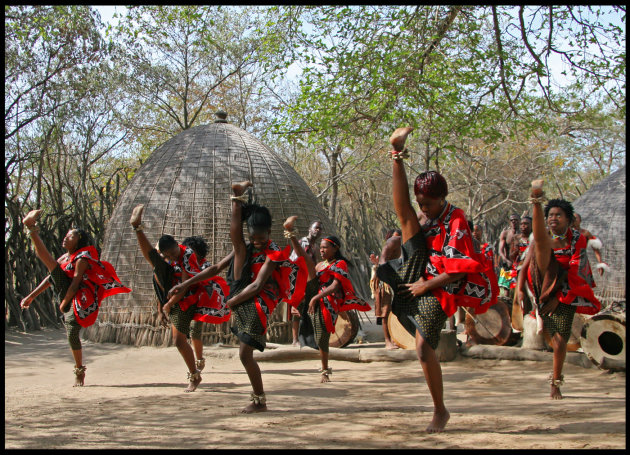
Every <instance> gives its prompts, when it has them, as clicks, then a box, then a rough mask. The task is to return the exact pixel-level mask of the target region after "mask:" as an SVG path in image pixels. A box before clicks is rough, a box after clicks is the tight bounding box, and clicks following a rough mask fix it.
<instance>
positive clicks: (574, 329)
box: [543, 313, 585, 352]
mask: <svg viewBox="0 0 630 455" xmlns="http://www.w3.org/2000/svg"><path fill="white" fill-rule="evenodd" d="M584 321H585V318H584V316H583V315H581V314H580V313H575V316H574V317H573V325H572V326H571V336H570V337H569V340H568V341H567V351H569V352H575V351H577V350H578V349H580V336H581V334H582V327H583V326H584ZM543 337H544V338H545V343H546V344H547V346H548V347H551V337H550V336H549V335H548V334H547V332H545V331H544V330H543Z"/></svg>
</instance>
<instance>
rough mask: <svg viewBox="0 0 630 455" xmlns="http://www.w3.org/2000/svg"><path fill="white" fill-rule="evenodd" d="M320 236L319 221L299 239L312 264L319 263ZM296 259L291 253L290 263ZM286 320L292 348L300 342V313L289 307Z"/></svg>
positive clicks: (293, 253) (312, 224)
mask: <svg viewBox="0 0 630 455" xmlns="http://www.w3.org/2000/svg"><path fill="white" fill-rule="evenodd" d="M321 234H322V222H321V221H319V220H315V221H313V222H312V223H311V227H310V228H308V234H307V235H306V237H302V238H301V239H300V245H301V246H302V248H303V249H304V252H305V253H306V254H308V255H309V256H310V257H311V258H312V259H313V263H314V264H317V263H318V261H319V260H318V259H317V248H318V246H319V245H318V243H317V241H318V240H319V236H320V235H321ZM297 258H298V255H297V253H296V252H295V250H294V251H293V252H292V253H291V256H290V257H289V259H291V260H292V261H295V260H296V259H297ZM301 304H304V305H308V302H306V303H304V302H301V303H300V305H301ZM287 318H290V320H291V332H292V335H293V343H292V344H293V346H300V342H299V341H298V330H299V327H300V312H299V311H298V310H297V309H296V308H293V307H292V306H290V305H289V308H288V314H287Z"/></svg>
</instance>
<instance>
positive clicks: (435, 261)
mask: <svg viewBox="0 0 630 455" xmlns="http://www.w3.org/2000/svg"><path fill="white" fill-rule="evenodd" d="M423 230H424V231H425V237H426V241H427V246H428V247H429V251H430V256H429V263H428V264H427V268H426V271H425V273H424V277H425V279H427V280H431V279H433V278H435V277H436V276H438V275H439V274H441V273H443V272H446V273H452V274H454V273H465V274H466V276H465V277H464V278H462V279H461V280H458V281H456V282H453V283H449V284H447V285H446V286H443V287H440V288H436V289H434V290H433V291H432V292H433V294H434V295H435V297H436V298H437V299H438V300H439V301H440V304H441V305H442V308H443V309H444V312H445V313H446V314H447V315H448V316H451V315H453V314H454V313H455V310H456V309H457V307H458V306H467V307H472V308H473V309H474V310H475V313H476V314H481V313H485V312H486V311H487V310H488V308H489V307H490V306H492V305H494V304H495V303H496V301H497V296H498V284H497V279H496V275H495V273H494V267H492V266H491V265H490V263H488V262H487V261H486V260H485V258H484V257H483V256H482V255H481V253H477V252H476V251H475V248H474V246H473V243H472V234H471V232H470V227H469V226H468V221H467V220H466V215H465V214H464V212H463V211H462V210H461V209H458V208H457V207H455V206H453V205H451V204H450V203H447V206H446V207H445V208H444V212H443V213H442V215H441V216H440V217H439V218H438V219H437V220H435V221H433V222H432V223H431V224H428V225H425V226H423Z"/></svg>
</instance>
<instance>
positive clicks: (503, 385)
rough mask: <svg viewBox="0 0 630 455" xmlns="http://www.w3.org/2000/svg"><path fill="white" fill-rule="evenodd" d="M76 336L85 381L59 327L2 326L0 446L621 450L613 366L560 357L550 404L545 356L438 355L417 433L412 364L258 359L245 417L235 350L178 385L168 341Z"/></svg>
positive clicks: (180, 367)
mask: <svg viewBox="0 0 630 455" xmlns="http://www.w3.org/2000/svg"><path fill="white" fill-rule="evenodd" d="M82 342H83V346H84V359H85V362H84V363H85V364H86V365H87V367H88V368H87V375H86V385H85V387H82V388H73V387H72V384H73V374H72V368H73V364H72V360H71V354H70V350H69V348H68V345H67V342H66V339H65V334H64V332H63V331H62V330H59V331H57V330H45V331H42V332H37V333H35V334H24V333H20V332H15V331H8V332H6V333H5V411H4V416H5V448H7V449H81V448H85V449H270V448H273V449H427V448H431V449H436V448H438V449H584V448H587V449H625V448H626V378H625V373H613V374H607V373H604V372H602V371H601V370H598V369H596V368H590V369H587V368H581V367H579V366H576V365H571V364H565V367H564V374H565V381H566V383H565V385H564V387H563V388H562V393H563V394H564V396H565V399H564V400H561V401H553V400H550V399H549V385H548V384H547V375H548V374H549V371H550V370H551V365H550V364H547V363H546V362H536V361H509V360H481V359H472V358H466V357H461V356H458V357H457V358H456V360H454V361H451V362H444V363H443V364H442V372H443V377H444V389H445V394H444V395H445V403H446V406H447V408H448V409H449V411H450V413H451V419H450V422H449V424H448V425H447V427H446V430H447V431H445V432H444V433H441V434H427V433H425V431H424V429H425V427H426V426H427V425H428V423H429V422H430V420H431V416H432V411H433V405H432V402H431V397H430V395H429V392H428V388H427V386H426V383H425V380H424V377H423V376H422V373H421V371H420V367H419V363H418V362H417V361H411V360H410V361H403V362H369V363H367V362H363V363H362V362H349V361H337V360H332V361H331V362H330V366H332V368H333V375H332V382H330V383H328V384H320V383H319V374H318V373H317V368H318V367H319V366H320V365H319V362H318V361H317V360H316V359H309V360H304V359H302V360H296V361H282V362H279V361H260V367H261V369H262V373H263V381H264V385H265V391H266V394H267V400H268V407H269V411H268V412H266V413H260V414H253V415H244V414H240V413H239V410H240V409H241V408H243V407H244V406H245V405H246V404H247V403H248V399H249V393H250V391H251V387H250V385H249V381H248V379H247V376H246V374H245V372H244V370H243V368H242V366H241V364H240V361H239V360H238V352H237V349H236V348H228V347H220V346H212V347H211V346H207V347H206V348H205V350H204V355H205V356H206V358H207V359H208V360H207V366H206V369H205V370H204V372H203V382H202V383H201V385H200V386H199V388H198V390H197V391H196V392H194V393H184V392H183V389H184V388H185V386H186V368H185V365H184V362H183V360H182V359H181V357H180V356H179V354H178V352H177V350H176V348H174V347H170V348H150V347H141V348H138V347H132V346H123V345H116V344H97V343H92V342H89V341H82ZM373 347H374V348H375V349H382V347H383V344H382V343H380V344H378V343H376V344H373ZM351 348H352V347H349V348H346V349H351ZM289 349H296V350H298V351H299V349H298V348H289ZM305 349H308V348H305Z"/></svg>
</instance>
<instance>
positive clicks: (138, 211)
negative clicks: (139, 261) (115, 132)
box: [129, 205, 229, 392]
mask: <svg viewBox="0 0 630 455" xmlns="http://www.w3.org/2000/svg"><path fill="white" fill-rule="evenodd" d="M143 211H144V206H143V205H138V206H136V207H135V208H134V209H133V212H132V214H131V218H130V220H129V222H130V224H131V225H132V226H133V227H138V226H139V225H140V224H141V223H142V213H143ZM136 238H137V239H138V245H139V246H140V251H141V252H142V255H143V256H144V258H145V259H146V260H147V262H148V263H149V264H151V259H150V257H149V252H150V251H151V250H152V249H153V246H152V245H151V243H150V242H149V240H148V239H147V237H146V235H145V234H144V231H136ZM160 254H161V255H162V257H164V258H165V259H166V260H168V261H171V262H177V261H178V260H179V259H180V255H181V254H182V253H181V251H180V249H179V246H178V245H173V246H172V247H170V248H165V249H164V251H160ZM228 257H229V256H228ZM228 263H229V261H226V260H225V258H224V259H223V260H222V261H221V262H220V263H219V264H216V265H212V266H210V267H208V268H207V269H205V270H204V272H206V274H208V273H211V275H210V276H208V278H210V277H212V276H215V275H217V274H218V273H219V272H220V271H221V270H222V268H221V267H223V268H224V267H226V266H227V264H228ZM189 278H191V276H190V274H189V273H188V272H186V270H182V280H186V279H189ZM193 278H194V277H193ZM199 281H200V280H199ZM188 286H190V284H188ZM188 286H181V285H180V287H181V288H182V290H181V291H180V292H176V291H177V290H176V289H175V288H176V287H177V286H174V287H173V288H171V290H170V291H169V294H168V297H169V300H168V302H166V304H164V306H163V307H162V308H160V303H159V302H158V318H159V321H160V324H161V325H163V326H166V325H167V323H166V320H167V319H168V316H167V315H168V314H170V311H171V308H172V306H173V305H174V304H175V303H177V302H179V301H180V300H181V299H182V298H183V297H184V295H185V294H186V290H187V289H188ZM171 330H172V337H173V342H174V343H175V346H176V347H177V350H178V351H179V353H180V355H181V356H182V358H183V359H184V362H185V363H186V367H187V368H188V371H189V372H190V373H191V374H193V373H195V371H196V370H197V366H196V364H195V353H194V351H193V349H192V347H191V346H190V345H189V344H188V340H187V337H186V334H185V333H182V332H180V331H179V330H177V328H175V326H174V325H172V326H171ZM195 341H198V344H201V346H196V349H197V352H198V353H199V352H200V351H201V352H203V343H201V340H194V341H193V342H195ZM198 357H201V356H200V355H199V354H198ZM200 383H201V378H200V377H199V378H198V379H191V380H190V382H189V384H188V387H186V389H185V390H184V391H185V392H194V391H195V389H196V388H197V386H198V385H199V384H200Z"/></svg>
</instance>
